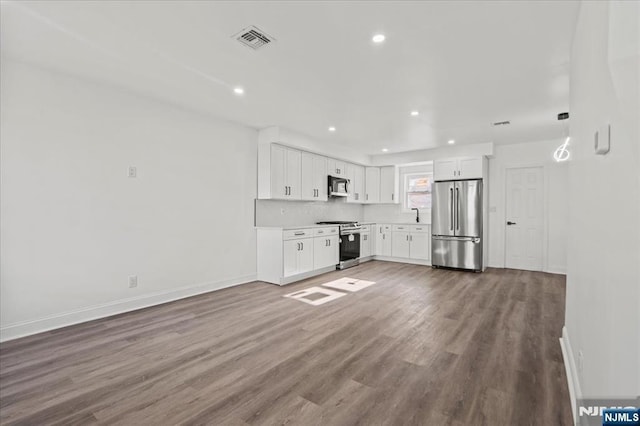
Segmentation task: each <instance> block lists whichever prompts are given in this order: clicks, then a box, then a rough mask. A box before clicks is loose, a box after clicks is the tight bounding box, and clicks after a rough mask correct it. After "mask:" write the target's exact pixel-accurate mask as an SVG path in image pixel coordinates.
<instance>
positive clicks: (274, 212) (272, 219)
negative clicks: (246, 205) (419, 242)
mask: <svg viewBox="0 0 640 426" xmlns="http://www.w3.org/2000/svg"><path fill="white" fill-rule="evenodd" d="M255 204H256V212H255V213H256V226H284V227H288V226H306V225H313V224H314V223H316V222H323V221H332V220H354V221H358V222H376V223H415V221H416V213H415V212H410V213H407V212H404V211H403V210H402V206H401V205H399V204H380V205H364V206H363V205H360V204H347V203H345V202H344V201H341V200H330V201H328V202H323V201H281V200H256V201H255ZM420 223H425V224H426V223H431V210H426V209H425V210H421V211H420Z"/></svg>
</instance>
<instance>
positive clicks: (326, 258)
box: [313, 235, 340, 269]
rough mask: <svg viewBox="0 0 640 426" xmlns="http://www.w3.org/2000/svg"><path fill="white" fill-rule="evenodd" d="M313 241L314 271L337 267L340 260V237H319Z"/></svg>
mask: <svg viewBox="0 0 640 426" xmlns="http://www.w3.org/2000/svg"><path fill="white" fill-rule="evenodd" d="M313 240H314V241H313V269H321V268H326V267H328V266H332V265H333V266H335V265H337V264H338V262H339V260H340V259H339V256H340V252H339V249H340V243H339V242H338V236H337V235H331V236H328V235H327V236H318V237H315V238H314V239H313Z"/></svg>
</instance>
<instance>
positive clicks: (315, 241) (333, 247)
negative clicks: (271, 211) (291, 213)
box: [257, 226, 340, 285]
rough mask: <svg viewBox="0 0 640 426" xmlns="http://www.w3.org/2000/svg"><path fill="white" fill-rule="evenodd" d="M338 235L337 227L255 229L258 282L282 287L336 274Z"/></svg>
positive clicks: (338, 248)
mask: <svg viewBox="0 0 640 426" xmlns="http://www.w3.org/2000/svg"><path fill="white" fill-rule="evenodd" d="M339 234H340V232H339V230H338V227H337V226H326V227H319V226H311V227H307V228H300V229H282V228H271V227H265V228H258V230H257V242H258V250H257V278H258V280H259V281H265V282H269V283H273V284H278V285H283V284H289V283H292V282H295V281H299V280H302V279H305V278H309V277H312V276H314V275H318V274H323V273H325V272H329V271H332V270H335V267H336V265H337V264H338V263H339V256H340V254H339V250H340V247H339Z"/></svg>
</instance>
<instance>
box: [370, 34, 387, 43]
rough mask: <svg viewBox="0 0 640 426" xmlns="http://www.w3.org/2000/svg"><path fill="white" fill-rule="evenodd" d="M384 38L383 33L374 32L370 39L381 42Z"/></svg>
mask: <svg viewBox="0 0 640 426" xmlns="http://www.w3.org/2000/svg"><path fill="white" fill-rule="evenodd" d="M385 38H386V37H385V36H384V34H376V35H374V36H373V38H372V39H371V40H373V42H374V43H382V42H383V41H384V39H385Z"/></svg>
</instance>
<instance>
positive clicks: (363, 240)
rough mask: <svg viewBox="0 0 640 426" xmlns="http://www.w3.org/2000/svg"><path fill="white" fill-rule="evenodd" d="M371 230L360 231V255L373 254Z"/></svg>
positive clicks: (368, 255) (363, 256)
mask: <svg viewBox="0 0 640 426" xmlns="http://www.w3.org/2000/svg"><path fill="white" fill-rule="evenodd" d="M371 249H372V247H371V232H368V231H367V232H361V233H360V257H361V258H365V257H370V256H372V255H373V252H372V251H371Z"/></svg>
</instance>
